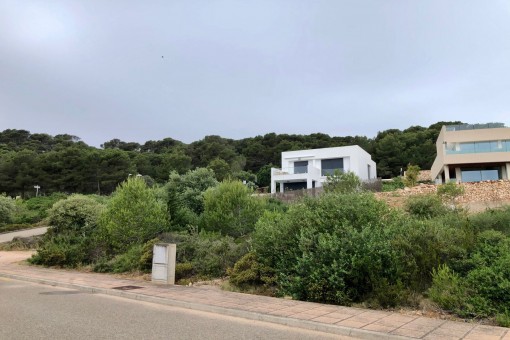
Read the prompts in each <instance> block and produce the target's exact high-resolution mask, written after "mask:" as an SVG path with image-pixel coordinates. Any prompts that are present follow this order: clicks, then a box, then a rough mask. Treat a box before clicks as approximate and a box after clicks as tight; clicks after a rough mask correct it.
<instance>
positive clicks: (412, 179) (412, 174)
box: [404, 164, 420, 187]
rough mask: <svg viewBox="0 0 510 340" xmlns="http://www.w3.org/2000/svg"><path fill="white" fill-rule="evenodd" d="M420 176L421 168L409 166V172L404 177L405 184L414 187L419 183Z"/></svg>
mask: <svg viewBox="0 0 510 340" xmlns="http://www.w3.org/2000/svg"><path fill="white" fill-rule="evenodd" d="M419 174H420V167H419V166H418V165H411V164H409V165H408V166H407V171H406V174H405V176H404V184H405V185H406V186H408V187H414V186H415V185H416V184H417V183H418V175H419Z"/></svg>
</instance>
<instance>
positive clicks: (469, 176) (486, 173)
mask: <svg viewBox="0 0 510 340" xmlns="http://www.w3.org/2000/svg"><path fill="white" fill-rule="evenodd" d="M460 172H461V178H462V182H480V181H497V180H498V179H501V169H500V168H496V167H492V168H484V169H473V168H465V169H460Z"/></svg>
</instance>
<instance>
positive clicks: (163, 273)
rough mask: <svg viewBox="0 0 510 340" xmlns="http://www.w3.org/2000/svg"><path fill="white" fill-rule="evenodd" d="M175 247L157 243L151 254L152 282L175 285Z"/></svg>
mask: <svg viewBox="0 0 510 340" xmlns="http://www.w3.org/2000/svg"><path fill="white" fill-rule="evenodd" d="M176 249H177V248H176V245H175V244H170V243H157V244H155V245H154V248H153V253H152V282H159V283H165V284H169V285H173V284H174V283H175V257H176V256H175V255H176Z"/></svg>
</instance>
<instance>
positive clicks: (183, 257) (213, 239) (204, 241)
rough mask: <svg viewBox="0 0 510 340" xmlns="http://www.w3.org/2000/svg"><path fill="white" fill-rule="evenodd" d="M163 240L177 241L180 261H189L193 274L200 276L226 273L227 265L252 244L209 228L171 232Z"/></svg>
mask: <svg viewBox="0 0 510 340" xmlns="http://www.w3.org/2000/svg"><path fill="white" fill-rule="evenodd" d="M161 240H162V242H167V243H175V244H177V263H189V264H190V265H191V267H192V276H194V277H196V278H199V279H209V278H218V277H223V276H226V275H227V269H228V268H231V267H233V266H234V264H235V263H236V261H237V260H239V259H240V258H241V257H242V256H243V255H244V254H245V253H246V252H247V251H248V244H247V243H246V241H244V240H242V239H239V240H234V239H233V238H232V237H230V236H222V235H220V234H218V233H208V232H205V231H202V232H197V231H196V230H191V232H189V233H184V232H179V233H177V232H173V233H167V234H164V235H162V236H161Z"/></svg>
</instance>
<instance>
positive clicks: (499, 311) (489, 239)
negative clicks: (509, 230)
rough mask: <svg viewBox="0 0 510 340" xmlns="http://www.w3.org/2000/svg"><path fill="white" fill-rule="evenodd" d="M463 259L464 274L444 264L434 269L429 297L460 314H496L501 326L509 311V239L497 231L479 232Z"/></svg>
mask: <svg viewBox="0 0 510 340" xmlns="http://www.w3.org/2000/svg"><path fill="white" fill-rule="evenodd" d="M465 262H466V263H467V265H466V266H465V268H467V271H466V272H465V273H455V272H453V271H451V270H450V269H449V268H448V267H447V266H446V265H443V266H441V267H439V268H438V269H437V270H436V271H434V272H433V283H432V287H431V288H430V289H429V295H430V297H431V299H432V300H433V301H435V302H436V303H438V305H439V306H441V307H442V308H444V309H446V310H449V311H453V312H454V313H456V314H458V315H460V316H462V317H474V318H488V317H495V318H496V320H499V321H498V322H500V323H501V325H504V324H506V322H507V316H508V310H510V239H509V238H508V237H506V236H505V235H504V234H502V233H501V232H498V231H494V230H488V231H485V232H482V233H481V234H480V235H479V237H478V241H477V243H476V245H475V247H474V249H473V251H472V252H471V253H470V255H469V257H468V258H467V259H466V260H465Z"/></svg>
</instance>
